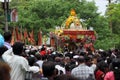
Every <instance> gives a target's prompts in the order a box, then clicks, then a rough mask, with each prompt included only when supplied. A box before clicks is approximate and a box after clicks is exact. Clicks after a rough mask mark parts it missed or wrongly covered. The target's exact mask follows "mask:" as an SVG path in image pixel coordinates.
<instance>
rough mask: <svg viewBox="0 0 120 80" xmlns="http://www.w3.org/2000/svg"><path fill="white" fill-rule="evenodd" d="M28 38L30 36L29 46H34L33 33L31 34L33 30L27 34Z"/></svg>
mask: <svg viewBox="0 0 120 80" xmlns="http://www.w3.org/2000/svg"><path fill="white" fill-rule="evenodd" d="M29 36H30V43H31V44H35V40H34V32H33V30H32V32H31V33H29Z"/></svg>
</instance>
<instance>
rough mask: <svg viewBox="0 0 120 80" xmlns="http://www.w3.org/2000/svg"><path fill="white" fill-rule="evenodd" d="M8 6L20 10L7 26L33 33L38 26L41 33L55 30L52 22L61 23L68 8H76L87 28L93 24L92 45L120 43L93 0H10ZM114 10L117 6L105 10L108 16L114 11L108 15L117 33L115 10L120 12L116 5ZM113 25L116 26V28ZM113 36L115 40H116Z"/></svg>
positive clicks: (102, 45) (104, 46) (105, 46)
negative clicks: (94, 37) (16, 20)
mask: <svg viewBox="0 0 120 80" xmlns="http://www.w3.org/2000/svg"><path fill="white" fill-rule="evenodd" d="M80 1H81V2H80ZM117 6H119V5H117ZM117 6H116V7H117ZM10 7H11V8H17V10H18V14H19V18H18V19H19V21H18V22H17V23H13V22H12V23H10V26H22V27H23V28H27V29H28V31H31V30H32V29H34V32H35V33H37V32H38V30H40V29H41V30H42V31H43V34H47V33H48V32H50V31H54V29H55V26H61V25H62V24H63V23H64V22H65V20H66V19H67V18H68V16H69V14H70V10H71V9H75V11H76V13H77V16H78V17H79V18H80V19H83V20H84V22H82V24H84V26H86V27H87V28H89V27H93V28H94V30H95V31H96V33H97V41H96V42H95V48H102V49H108V48H111V47H114V46H115V45H116V44H118V43H120V41H119V39H118V36H117V35H113V34H112V33H111V31H110V29H109V24H108V21H109V20H107V19H106V17H104V16H100V15H99V13H97V7H96V6H95V3H94V2H87V1H86V0H18V1H16V0H12V2H11V3H10ZM115 11H116V9H115V10H113V11H111V12H110V13H108V16H107V18H108V17H109V15H111V14H116V15H112V17H111V18H110V17H109V18H110V20H112V23H113V26H115V27H114V28H113V29H114V30H115V32H116V31H117V33H116V34H118V33H119V32H118V30H117V29H119V23H120V22H119V21H120V20H119V18H120V16H119V15H117V14H120V12H119V8H117V11H118V12H115ZM117 17H118V18H117ZM116 20H117V21H118V22H116ZM115 22H116V23H115ZM116 26H118V27H117V29H116ZM115 39H117V40H116V41H115ZM113 45H114V46H113Z"/></svg>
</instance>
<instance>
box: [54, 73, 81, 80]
mask: <svg viewBox="0 0 120 80" xmlns="http://www.w3.org/2000/svg"><path fill="white" fill-rule="evenodd" d="M54 80H79V79H77V78H76V77H74V76H72V75H67V74H62V75H58V76H56V77H55V78H54Z"/></svg>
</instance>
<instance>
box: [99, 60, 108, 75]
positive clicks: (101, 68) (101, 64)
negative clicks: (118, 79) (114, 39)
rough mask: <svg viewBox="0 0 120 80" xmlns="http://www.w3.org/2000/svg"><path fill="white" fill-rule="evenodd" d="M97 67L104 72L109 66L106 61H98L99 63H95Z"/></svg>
mask: <svg viewBox="0 0 120 80" xmlns="http://www.w3.org/2000/svg"><path fill="white" fill-rule="evenodd" d="M97 69H98V70H100V71H102V72H104V73H106V72H107V71H108V69H109V66H108V64H107V63H106V62H104V61H100V62H99V63H97Z"/></svg>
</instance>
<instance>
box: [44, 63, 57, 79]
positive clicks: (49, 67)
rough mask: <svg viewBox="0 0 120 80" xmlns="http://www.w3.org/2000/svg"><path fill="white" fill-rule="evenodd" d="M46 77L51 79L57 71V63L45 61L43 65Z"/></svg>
mask: <svg viewBox="0 0 120 80" xmlns="http://www.w3.org/2000/svg"><path fill="white" fill-rule="evenodd" d="M42 70H43V75H44V77H51V76H52V75H53V74H54V71H55V63H54V62H52V61H45V62H43V65H42Z"/></svg>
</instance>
